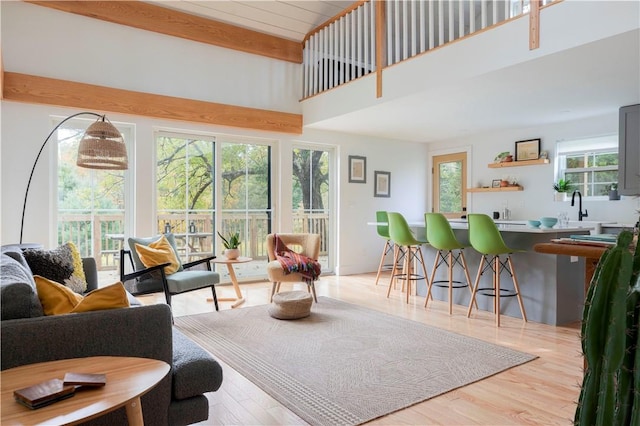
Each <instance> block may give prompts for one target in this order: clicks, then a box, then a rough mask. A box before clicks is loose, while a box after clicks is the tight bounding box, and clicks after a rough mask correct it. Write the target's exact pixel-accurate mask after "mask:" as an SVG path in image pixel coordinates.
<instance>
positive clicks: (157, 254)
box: [135, 235, 180, 275]
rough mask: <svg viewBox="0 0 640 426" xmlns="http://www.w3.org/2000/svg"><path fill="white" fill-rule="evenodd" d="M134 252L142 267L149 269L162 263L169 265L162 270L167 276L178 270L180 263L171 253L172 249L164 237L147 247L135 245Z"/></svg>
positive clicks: (172, 252)
mask: <svg viewBox="0 0 640 426" xmlns="http://www.w3.org/2000/svg"><path fill="white" fill-rule="evenodd" d="M135 249H136V252H137V253H138V256H139V257H140V261H141V262H142V264H143V265H144V266H146V267H147V268H150V267H152V266H156V265H162V264H163V263H170V265H169V266H166V267H165V268H164V272H165V273H166V274H167V275H171V274H173V273H174V272H176V271H177V270H178V268H180V262H178V258H177V257H176V253H175V252H174V251H173V247H171V244H170V243H169V240H167V237H165V236H164V235H163V236H162V237H160V239H158V240H157V241H154V242H152V243H150V244H149V245H148V246H145V245H142V244H136V245H135Z"/></svg>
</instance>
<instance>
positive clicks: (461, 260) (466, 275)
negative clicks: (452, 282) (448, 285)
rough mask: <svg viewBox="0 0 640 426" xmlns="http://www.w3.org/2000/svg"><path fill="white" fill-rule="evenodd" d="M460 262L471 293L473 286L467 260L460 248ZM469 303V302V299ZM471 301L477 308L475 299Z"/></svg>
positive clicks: (471, 293)
mask: <svg viewBox="0 0 640 426" xmlns="http://www.w3.org/2000/svg"><path fill="white" fill-rule="evenodd" d="M460 262H461V263H462V268H463V269H464V277H465V278H466V279H467V288H468V289H469V294H470V295H473V286H472V285H471V277H470V276H469V268H468V267H467V260H466V259H465V258H464V253H463V251H462V250H460ZM469 303H471V301H470V302H469ZM473 303H474V304H475V305H476V309H478V302H477V301H476V300H473Z"/></svg>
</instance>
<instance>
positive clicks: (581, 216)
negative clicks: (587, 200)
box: [571, 189, 589, 221]
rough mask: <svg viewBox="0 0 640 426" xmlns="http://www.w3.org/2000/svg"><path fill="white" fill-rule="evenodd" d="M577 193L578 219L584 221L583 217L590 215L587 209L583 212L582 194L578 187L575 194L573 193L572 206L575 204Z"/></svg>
mask: <svg viewBox="0 0 640 426" xmlns="http://www.w3.org/2000/svg"><path fill="white" fill-rule="evenodd" d="M576 194H578V220H579V221H582V218H583V217H588V216H589V213H588V212H587V209H584V213H582V194H581V193H580V191H578V190H577V189H576V190H575V191H573V195H571V207H573V206H574V205H575V201H576Z"/></svg>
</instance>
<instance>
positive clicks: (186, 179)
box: [156, 133, 215, 261]
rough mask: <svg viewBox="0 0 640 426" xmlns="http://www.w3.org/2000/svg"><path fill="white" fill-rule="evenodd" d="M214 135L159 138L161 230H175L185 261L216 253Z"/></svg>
mask: <svg viewBox="0 0 640 426" xmlns="http://www.w3.org/2000/svg"><path fill="white" fill-rule="evenodd" d="M214 164H215V143H214V141H213V139H212V138H203V137H188V136H184V135H174V134H165V133H161V134H158V136H157V138H156V214H157V232H159V233H160V232H172V233H173V234H174V235H175V236H176V239H177V243H178V245H179V250H180V256H181V257H182V259H183V260H184V261H191V260H195V259H197V258H199V257H202V256H208V255H211V254H212V253H213V252H214V248H213V246H212V244H213V242H214V239H213V235H214V229H215V228H214V223H215V191H214V176H215V175H214V170H215V167H214Z"/></svg>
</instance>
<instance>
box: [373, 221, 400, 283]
mask: <svg viewBox="0 0 640 426" xmlns="http://www.w3.org/2000/svg"><path fill="white" fill-rule="evenodd" d="M376 222H377V223H378V225H376V230H377V232H378V235H379V236H380V237H382V238H384V240H385V241H384V247H383V248H382V256H380V264H379V265H378V273H377V274H376V285H378V280H380V274H381V273H382V271H390V270H392V269H393V264H392V263H387V264H385V263H384V260H385V259H386V257H387V255H388V254H389V253H393V258H394V259H395V258H396V256H395V251H394V250H400V257H399V258H398V261H399V262H400V261H401V260H402V259H403V258H404V250H402V247H400V246H398V245H397V244H395V243H394V242H393V241H392V240H391V237H390V236H389V216H388V215H387V212H386V211H381V210H379V211H377V212H376Z"/></svg>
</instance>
